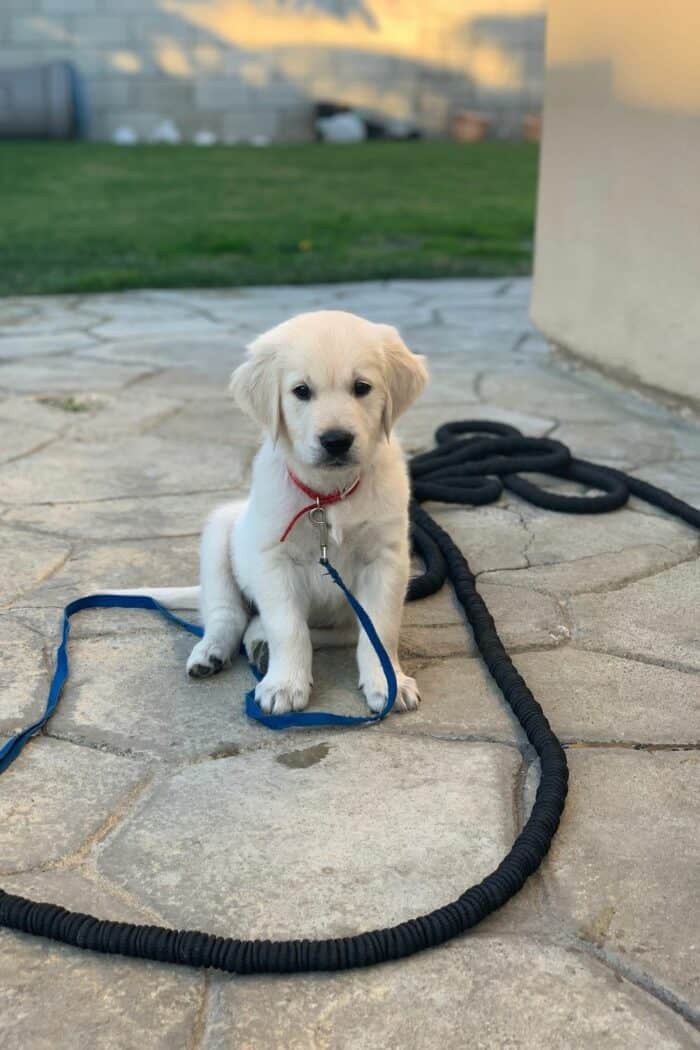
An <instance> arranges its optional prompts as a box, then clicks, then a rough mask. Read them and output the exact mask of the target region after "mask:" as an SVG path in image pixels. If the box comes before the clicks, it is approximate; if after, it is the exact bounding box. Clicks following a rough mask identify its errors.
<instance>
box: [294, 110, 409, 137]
mask: <svg viewBox="0 0 700 1050" xmlns="http://www.w3.org/2000/svg"><path fill="white" fill-rule="evenodd" d="M340 113H353V114H355V115H356V116H357V117H358V119H359V120H361V121H362V123H363V124H364V126H365V137H366V138H368V139H390V140H392V141H397V140H400V141H405V140H407V139H420V138H422V137H423V136H422V134H421V132H420V130H419V128H417V127H416V126H415V124H411V123H409V122H408V121H404V120H394V119H392V118H387V119H386V120H385V119H382V118H381V117H377V116H375V115H374V114H371V113H368V112H367V111H365V110H362V109H355V108H354V107H353V106H344V105H339V104H337V103H335V102H317V103H316V105H315V106H314V128H315V135H316V140H317V141H318V142H323V141H325V138H324V136H323V134H322V133H321V131H320V127H319V125H318V124H317V123H316V122H317V120H319V118H320V119H321V120H324V119H325V118H327V117H335V116H338V114H340Z"/></svg>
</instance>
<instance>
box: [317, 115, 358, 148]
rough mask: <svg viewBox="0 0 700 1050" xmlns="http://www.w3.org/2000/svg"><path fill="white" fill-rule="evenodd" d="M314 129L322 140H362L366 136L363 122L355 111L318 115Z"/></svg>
mask: <svg viewBox="0 0 700 1050" xmlns="http://www.w3.org/2000/svg"><path fill="white" fill-rule="evenodd" d="M316 130H317V131H318V133H319V135H320V136H321V138H322V139H323V141H324V142H363V141H364V140H365V139H366V138H367V128H366V127H365V122H364V120H362V118H361V117H358V115H357V113H334V114H333V116H332V117H318V119H317V120H316Z"/></svg>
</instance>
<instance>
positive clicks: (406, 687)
mask: <svg viewBox="0 0 700 1050" xmlns="http://www.w3.org/2000/svg"><path fill="white" fill-rule="evenodd" d="M360 684H361V688H362V691H363V693H364V694H365V698H366V700H367V706H368V707H369V709H370V711H374V713H375V714H379V713H380V712H381V711H383V710H384V705H385V704H386V695H387V693H386V680H385V678H384V676H383V675H377V677H376V678H375V677H373V679H372V680H371V681H369V682H362V683H360ZM419 703H420V693H419V692H418V686H417V685H416V681H415V678H409V677H408V675H407V674H404V673H403V671H396V701H395V703H394V707H393V710H394V711H415V710H416V708H417V707H418V704H419Z"/></svg>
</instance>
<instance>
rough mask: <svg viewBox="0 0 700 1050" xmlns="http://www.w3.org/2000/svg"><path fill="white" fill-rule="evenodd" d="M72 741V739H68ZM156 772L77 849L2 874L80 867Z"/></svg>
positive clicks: (0, 872) (140, 782)
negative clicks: (52, 858)
mask: <svg viewBox="0 0 700 1050" xmlns="http://www.w3.org/2000/svg"><path fill="white" fill-rule="evenodd" d="M67 742H68V743H72V741H67ZM153 779H154V774H153V773H151V772H150V771H149V772H148V773H146V775H145V776H143V777H142V778H141V779H140V780H138V781H137V782H136V784H134V785H133V786H132V787H131V788H130V789H129V790H128V791H127V792H126V793H125V794H124V795H122V797H121V799H120V801H119V802H118V803H117V806H116V807H115V809H113V810H112V812H111V813H110V814H109V815H108V816H107V817H106V818H105V819H104V820H103V821H102V823H101V824H100V825H99V827H98V828H97V829H96V830H95V831H93V832H92V834H90V835H88V837H87V838H86V839H85V840H84V841H83V842H82V843H81V845H80V846H78V848H77V849H75V850H73V851H72V852H71V853H68V854H66V855H65V856H63V857H58V858H56V859H55V860H50V861H45V862H44V863H40V864H33V865H31V866H30V867H28V868H10V869H4V868H0V876H3V877H4V876H14V875H29V874H32V873H33V872H39V871H60V870H65V869H72V868H75V867H79V866H80V865H81V864H82V863H83V861H85V860H86V859H87V857H88V856H89V854H90V853H91V852H92V851H93V849H95V848H96V847H97V846H99V845H100V844H101V843H102V842H103V841H104V840H105V839H106V838H107V836H108V835H109V834H110V832H111V831H113V830H114V829H115V828H116V827H118V826H119V824H121V822H122V821H123V820H124V819H125V817H126V816H127V815H128V813H129V811H130V810H131V809H132V808H133V807H135V806H136V804H137V803H138V802H139V800H140V799H142V798H143V797H144V795H145V793H146V791H147V790H148V788H149V786H150V785H151V783H152V782H153Z"/></svg>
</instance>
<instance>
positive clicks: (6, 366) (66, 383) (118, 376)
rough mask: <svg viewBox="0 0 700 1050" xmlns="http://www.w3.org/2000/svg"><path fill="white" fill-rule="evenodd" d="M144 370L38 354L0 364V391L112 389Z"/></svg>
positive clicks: (144, 371) (81, 358)
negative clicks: (22, 359) (27, 358)
mask: <svg viewBox="0 0 700 1050" xmlns="http://www.w3.org/2000/svg"><path fill="white" fill-rule="evenodd" d="M147 371H148V367H147V366H144V365H136V364H134V365H129V364H119V363H111V362H107V361H100V362H96V361H94V360H91V359H88V358H83V357H50V356H49V357H47V356H43V357H42V356H41V355H39V354H37V355H36V356H35V357H31V358H30V359H29V360H25V361H17V362H16V361H7V362H4V363H0V390H5V391H8V392H11V393H15V394H25V393H32V394H56V393H66V392H69V393H73V392H76V391H78V392H80V393H86V392H91V391H101V390H115V389H120V388H122V387H124V386H126V385H127V384H128V383H133V382H136V381H137V380H139V379H140V378H141V377H142V376H143V375H144V373H146V372H147Z"/></svg>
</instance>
